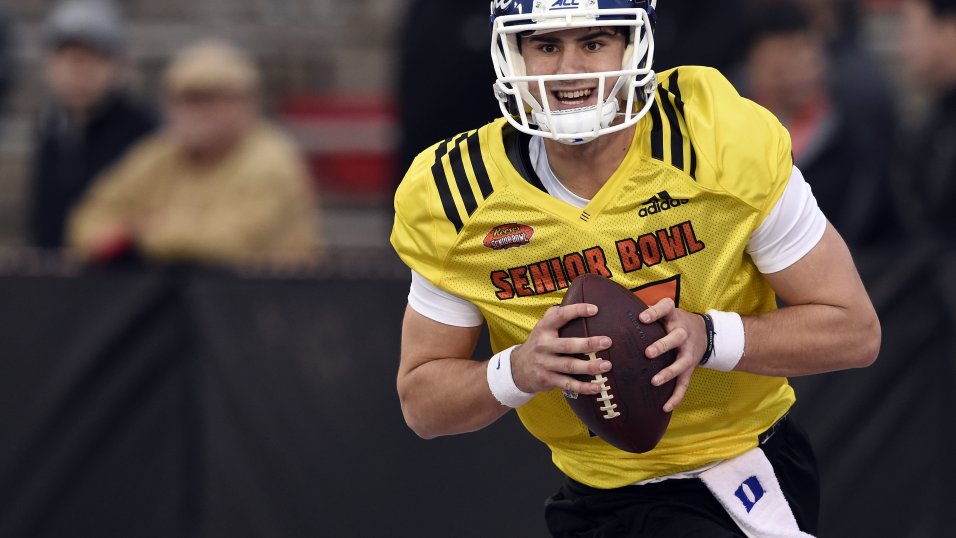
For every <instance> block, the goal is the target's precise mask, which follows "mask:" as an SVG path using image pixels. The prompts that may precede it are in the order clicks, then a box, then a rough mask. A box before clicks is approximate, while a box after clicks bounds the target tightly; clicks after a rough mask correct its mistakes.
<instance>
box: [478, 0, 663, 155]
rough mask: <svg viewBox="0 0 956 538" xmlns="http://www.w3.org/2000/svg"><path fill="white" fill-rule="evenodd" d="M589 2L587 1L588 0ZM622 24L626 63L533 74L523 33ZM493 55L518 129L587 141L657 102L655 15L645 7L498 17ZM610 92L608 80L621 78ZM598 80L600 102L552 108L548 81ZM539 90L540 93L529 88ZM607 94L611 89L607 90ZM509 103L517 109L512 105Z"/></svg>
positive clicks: (503, 103) (630, 121) (508, 113)
mask: <svg viewBox="0 0 956 538" xmlns="http://www.w3.org/2000/svg"><path fill="white" fill-rule="evenodd" d="M583 3H584V2H582V4H583ZM596 27H622V28H623V29H624V31H625V32H626V33H625V37H626V38H627V40H628V41H627V45H626V48H625V51H624V55H623V58H622V62H621V68H620V69H619V70H615V71H601V72H588V73H575V74H551V75H528V74H527V69H526V66H525V61H524V57H523V56H522V53H521V50H520V47H519V43H518V40H519V39H520V37H521V36H523V35H531V34H534V33H546V32H555V31H560V30H567V29H573V28H596ZM492 36H493V39H492V50H491V55H492V61H493V63H494V66H495V71H496V74H497V76H498V78H497V80H496V82H495V95H496V96H497V98H498V101H499V106H500V107H501V111H502V114H503V115H504V116H505V117H506V118H507V119H508V121H509V122H510V123H511V124H512V125H513V126H514V127H515V128H516V129H518V130H520V131H522V132H525V133H528V134H530V135H536V136H543V137H545V138H551V139H553V140H557V141H558V142H562V143H565V144H583V143H586V142H590V141H592V140H594V139H595V138H597V137H598V136H601V135H604V134H608V133H613V132H616V131H620V130H623V129H627V128H628V127H631V126H632V125H634V124H636V123H637V122H638V120H640V119H641V117H643V116H644V114H646V113H647V111H648V110H649V109H650V107H651V105H652V104H653V101H654V99H653V96H654V92H655V91H656V89H657V78H656V75H655V73H654V71H653V70H652V69H651V65H652V62H653V57H654V41H653V35H652V27H651V21H650V17H649V16H648V14H647V12H646V11H645V10H643V9H639V8H622V9H597V8H591V9H586V8H585V7H584V6H582V8H581V9H574V10H556V11H542V12H540V13H533V14H531V15H527V14H524V15H506V16H500V17H496V18H495V20H494V26H493V29H492ZM615 79H616V82H614V85H613V86H612V88H611V90H610V92H607V91H606V90H607V85H608V84H609V81H610V80H615ZM575 80H594V81H597V84H596V86H597V96H596V97H597V102H596V104H594V105H591V106H586V107H581V108H574V109H566V110H552V109H551V105H550V103H549V102H548V99H547V90H546V83H549V82H553V81H575ZM532 87H535V88H536V89H537V90H538V95H539V96H541V98H540V99H538V98H536V97H535V96H534V95H533V94H532V92H531V91H529V88H532ZM605 94H607V95H605ZM509 108H510V109H511V110H509Z"/></svg>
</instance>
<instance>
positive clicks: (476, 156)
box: [468, 131, 495, 200]
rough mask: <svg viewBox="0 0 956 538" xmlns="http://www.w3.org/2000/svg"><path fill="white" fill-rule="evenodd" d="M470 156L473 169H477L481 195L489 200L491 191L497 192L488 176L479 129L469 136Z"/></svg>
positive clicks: (476, 175) (476, 173) (476, 176)
mask: <svg viewBox="0 0 956 538" xmlns="http://www.w3.org/2000/svg"><path fill="white" fill-rule="evenodd" d="M468 158H469V159H471V169H472V170H474V171H475V179H477V180H478V188H479V189H481V195H482V196H483V197H484V198H485V199H486V200H487V199H488V197H489V196H491V193H493V192H495V189H494V187H492V185H491V178H489V177H488V169H487V168H485V159H484V157H483V156H482V155H481V142H480V141H479V140H478V131H475V132H474V133H472V134H471V136H469V137H468Z"/></svg>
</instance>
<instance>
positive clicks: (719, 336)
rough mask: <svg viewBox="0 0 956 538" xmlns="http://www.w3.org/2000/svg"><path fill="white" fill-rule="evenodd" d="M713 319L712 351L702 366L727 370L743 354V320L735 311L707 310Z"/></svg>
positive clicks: (734, 364)
mask: <svg viewBox="0 0 956 538" xmlns="http://www.w3.org/2000/svg"><path fill="white" fill-rule="evenodd" d="M707 315H709V316H710V317H711V319H713V320H714V353H713V355H711V357H710V359H708V360H707V364H704V365H702V366H701V367H702V368H710V369H711V370H720V371H721V372H729V371H731V370H733V369H734V367H736V366H737V363H738V362H740V358H741V357H743V356H744V320H743V319H742V318H741V317H740V314H738V313H736V312H721V311H720V310H708V311H707Z"/></svg>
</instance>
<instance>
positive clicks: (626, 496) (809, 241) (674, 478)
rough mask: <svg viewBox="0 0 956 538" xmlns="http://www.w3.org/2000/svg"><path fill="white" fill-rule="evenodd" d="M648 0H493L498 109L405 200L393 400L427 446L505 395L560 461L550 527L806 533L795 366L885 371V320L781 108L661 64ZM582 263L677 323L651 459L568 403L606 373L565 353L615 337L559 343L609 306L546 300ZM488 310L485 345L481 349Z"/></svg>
mask: <svg viewBox="0 0 956 538" xmlns="http://www.w3.org/2000/svg"><path fill="white" fill-rule="evenodd" d="M655 4H656V2H653V1H637V0H596V1H590V0H589V1H583V0H581V1H578V0H549V1H547V2H540V1H538V0H508V1H496V2H493V3H492V20H493V43H492V57H493V61H494V64H495V67H496V70H497V75H498V79H497V82H496V85H495V92H496V95H497V97H498V99H499V101H500V103H501V109H502V116H503V117H502V118H500V119H498V120H497V121H494V122H492V123H490V124H488V125H485V126H484V127H481V128H479V129H477V130H474V131H469V132H466V133H462V134H460V135H457V136H452V137H450V138H448V139H446V140H444V141H442V142H439V143H438V144H436V145H434V146H432V147H431V148H428V149H427V150H425V151H423V152H422V153H421V154H420V155H419V156H418V158H417V159H416V160H415V161H414V163H413V164H412V165H411V167H410V168H409V170H408V172H407V174H406V175H405V178H404V179H403V181H402V184H401V185H400V187H399V189H398V191H397V193H396V196H395V223H394V227H393V230H392V236H391V241H392V245H393V246H394V248H395V250H396V251H397V253H398V254H399V256H400V257H401V259H402V260H403V261H404V262H405V263H406V264H407V265H408V266H409V267H410V268H411V270H412V284H411V290H410V293H409V297H408V308H407V309H406V313H405V318H404V324H403V337H402V350H401V363H400V366H399V372H398V380H397V387H398V393H399V397H400V400H401V406H402V411H403V413H404V416H405V420H406V422H407V423H408V425H409V426H410V427H411V428H412V429H413V430H414V431H415V432H416V433H417V434H419V435H420V436H421V437H424V438H432V437H437V436H441V435H453V434H459V433H464V432H469V431H474V430H477V429H480V428H483V427H485V426H487V425H489V424H491V423H492V422H494V421H496V420H497V419H498V418H500V417H501V416H503V415H504V414H505V413H507V412H509V411H510V410H511V409H513V408H516V409H517V413H518V416H519V418H520V419H521V421H522V423H523V424H524V426H525V427H526V428H527V430H528V431H529V432H530V433H531V434H532V435H534V436H535V437H536V438H538V439H539V440H541V441H542V442H544V443H545V444H546V445H547V446H548V447H549V448H550V450H551V454H552V460H553V462H554V464H555V465H556V466H557V467H558V469H560V471H561V472H562V473H564V475H565V476H566V482H565V484H564V485H563V486H562V488H561V489H560V490H559V491H558V493H556V494H555V495H554V496H553V497H552V498H551V499H549V500H548V503H547V504H546V510H545V515H546V519H547V523H548V528H549V530H550V531H551V532H552V533H553V534H554V535H555V536H575V537H583V536H588V537H598V536H601V537H604V536H607V537H615V536H667V537H676V536H688V535H693V536H708V537H711V536H740V535H742V534H746V535H747V536H807V535H808V534H809V533H813V532H815V531H816V527H817V515H818V510H819V506H818V505H819V485H818V479H817V471H816V465H815V462H814V458H813V453H812V449H811V448H810V446H809V443H808V441H807V438H806V435H805V434H803V432H802V430H801V429H800V428H799V427H798V426H797V425H795V424H794V423H793V420H792V419H788V418H787V413H788V411H789V409H790V407H791V406H792V405H793V403H794V401H795V395H794V392H793V390H792V388H791V387H790V385H789V384H788V383H787V379H786V376H791V375H807V374H813V373H820V372H827V371H832V370H839V369H843V368H852V367H862V366H866V365H868V364H870V363H872V362H873V361H874V360H875V359H876V355H877V353H878V350H879V346H880V326H879V320H878V319H877V316H876V314H875V311H874V309H873V307H872V305H871V303H870V300H869V297H868V296H867V293H866V290H865V289H864V287H863V285H862V282H861V281H860V278H859V276H858V274H857V271H856V269H855V267H854V265H853V262H852V259H851V257H850V254H849V252H848V251H847V248H846V245H845V244H844V242H843V241H842V239H841V238H840V236H839V234H838V233H837V232H836V230H834V229H833V227H832V226H831V225H830V224H829V223H828V221H827V219H826V217H825V216H824V215H823V214H822V212H821V211H820V210H819V208H818V207H817V204H816V201H815V200H814V198H813V195H812V193H811V192H810V189H809V187H808V186H807V183H806V181H805V180H804V178H803V176H802V174H801V173H800V171H799V170H798V169H797V168H795V167H794V166H793V161H792V156H791V145H790V137H789V135H788V133H787V132H786V130H785V129H784V128H783V127H782V126H781V125H780V123H779V122H778V121H777V119H776V118H774V117H773V115H772V114H770V113H769V112H768V111H766V110H765V109H763V108H761V107H759V106H758V105H756V104H755V103H753V102H751V101H748V100H746V99H743V98H741V97H740V96H739V95H738V94H737V92H736V91H735V90H734V89H733V87H732V86H731V85H730V83H728V82H727V80H726V79H724V78H723V77H722V76H721V75H720V73H718V72H717V71H714V70H712V69H707V68H699V67H680V68H676V69H672V70H668V71H664V72H661V73H656V72H655V71H654V70H653V68H652V61H653V51H654V46H653V18H654V8H655ZM423 91H424V89H423ZM585 273H596V274H601V275H603V276H606V277H608V278H611V279H612V280H614V281H615V282H618V283H619V284H621V285H623V286H625V287H627V288H628V289H631V290H633V291H634V292H635V293H636V294H637V295H639V296H640V297H641V298H642V299H644V301H645V302H646V303H648V304H650V305H652V306H651V308H650V309H649V310H648V311H647V312H645V313H644V314H642V317H641V321H642V322H645V323H650V322H653V321H661V322H662V323H664V325H665V327H666V329H667V331H668V334H667V335H666V336H665V337H664V338H663V339H662V340H660V341H658V342H656V343H655V344H653V345H652V346H650V347H649V348H648V349H647V351H646V354H647V356H648V357H651V358H652V357H656V356H658V355H660V354H661V353H664V352H666V351H668V350H672V349H673V350H676V352H677V358H676V361H675V362H674V363H673V365H671V366H670V367H668V368H666V369H665V370H663V371H662V372H661V373H660V374H659V375H658V376H656V377H655V378H654V380H653V383H654V384H657V385H660V384H663V383H666V382H668V381H669V380H671V379H676V380H677V381H676V385H675V387H676V388H675V390H674V393H673V395H672V397H671V398H670V400H669V401H668V402H667V403H666V404H665V405H664V410H665V411H673V416H672V419H671V422H670V425H669V427H668V430H667V432H666V433H665V435H664V437H663V439H662V440H661V441H660V443H659V444H658V445H657V446H656V447H655V448H654V449H653V450H651V451H649V452H646V453H643V454H631V453H627V452H623V451H621V450H618V449H616V448H615V447H613V446H611V445H610V444H608V443H607V442H605V441H604V440H603V439H601V438H600V437H596V436H594V435H593V434H591V432H589V431H588V428H587V427H586V426H585V425H584V424H583V423H582V422H581V421H580V420H579V419H578V418H577V417H576V416H575V415H574V413H573V412H572V411H571V409H570V407H569V405H568V404H567V402H566V398H567V397H569V396H568V395H569V394H571V393H578V394H581V395H590V394H595V393H596V392H597V391H599V390H600V387H599V385H598V384H596V383H590V382H587V381H580V380H578V379H576V378H575V377H572V376H574V375H584V376H592V377H593V376H597V375H599V374H601V373H603V372H607V371H609V370H610V369H612V368H614V365H613V364H611V363H610V362H609V361H607V360H598V361H581V360H577V359H574V358H571V357H569V356H568V355H569V354H574V353H581V354H584V353H589V352H596V353H597V355H598V356H600V351H602V350H604V349H607V348H608V347H610V346H611V345H613V342H611V341H610V339H609V338H607V337H606V336H602V335H594V336H592V337H589V338H582V339H576V338H560V337H559V336H558V329H559V328H560V327H562V326H563V325H564V324H565V323H567V322H568V321H569V320H571V319H574V318H579V317H585V316H591V315H594V314H595V313H596V311H597V307H596V306H595V305H588V304H578V305H569V306H556V305H558V304H559V303H560V302H561V299H562V297H563V294H564V292H565V291H566V290H567V288H568V286H569V285H570V283H571V282H572V281H573V280H574V278H575V277H577V276H579V275H581V274H585ZM777 297H779V298H781V299H782V300H783V301H784V302H785V303H786V304H787V305H789V306H788V307H786V308H781V309H778V308H777V302H776V298H777ZM482 323H487V325H488V328H489V332H490V336H491V344H492V348H493V350H494V352H495V355H494V356H493V357H491V359H490V360H481V361H475V360H471V358H470V357H471V354H472V352H473V351H474V349H475V343H476V340H477V338H478V336H479V333H480V326H481V325H482ZM709 341H710V342H713V345H712V346H709V345H708V342H709Z"/></svg>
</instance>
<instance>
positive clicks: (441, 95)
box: [395, 0, 500, 185]
mask: <svg viewBox="0 0 956 538" xmlns="http://www.w3.org/2000/svg"><path fill="white" fill-rule="evenodd" d="M489 16H490V11H489V9H488V3H487V2H449V1H447V0H415V1H413V2H412V3H411V6H410V7H409V8H408V10H407V12H406V17H405V23H404V27H403V29H402V34H401V49H402V51H401V58H400V64H399V83H398V98H399V105H400V113H401V147H400V150H399V154H400V155H399V158H400V159H401V162H399V171H400V172H399V173H404V171H405V170H407V169H408V166H409V165H411V164H412V160H413V159H414V158H415V156H416V155H418V152H420V151H421V150H422V148H427V147H428V146H430V145H432V144H434V143H435V142H438V141H440V140H442V139H444V138H448V137H449V136H453V135H455V134H458V133H461V132H464V131H467V130H469V129H474V128H475V127H476V126H480V125H484V124H485V123H488V122H489V121H491V120H493V119H495V118H497V117H499V115H500V112H499V110H498V104H497V103H498V102H497V101H496V100H495V99H494V97H493V93H492V85H493V84H494V82H495V72H494V68H493V67H492V65H491V55H489V54H488V39H489V38H488V36H489V34H490V32H491V26H490V24H489V22H488V17H489ZM435 21H444V22H446V23H447V24H436V23H435ZM436 89H438V91H436ZM462 103H466V104H465V105H464V106H463V105H462ZM422 118H428V121H422ZM399 180H401V177H400V176H399V177H397V178H396V181H395V184H396V185H398V181H399Z"/></svg>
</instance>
